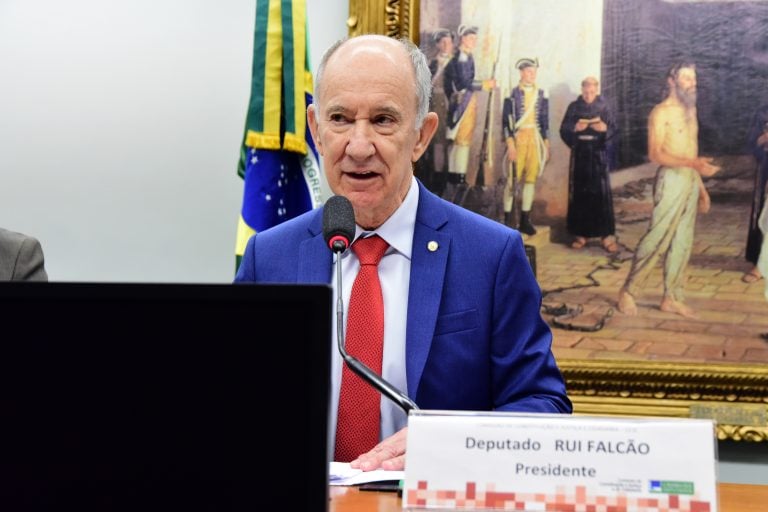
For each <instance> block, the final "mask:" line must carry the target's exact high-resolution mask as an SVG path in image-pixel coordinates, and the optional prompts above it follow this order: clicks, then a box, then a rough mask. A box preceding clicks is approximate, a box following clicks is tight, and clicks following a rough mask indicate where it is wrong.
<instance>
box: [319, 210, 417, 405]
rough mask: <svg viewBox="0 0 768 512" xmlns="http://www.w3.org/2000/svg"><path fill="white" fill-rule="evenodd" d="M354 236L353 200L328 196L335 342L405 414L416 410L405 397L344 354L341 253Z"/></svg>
mask: <svg viewBox="0 0 768 512" xmlns="http://www.w3.org/2000/svg"><path fill="white" fill-rule="evenodd" d="M354 238H355V210H354V208H353V207H352V203H351V202H349V199H347V198H346V197H344V196H339V195H336V196H331V197H329V198H328V200H327V201H326V202H325V205H324V206H323V239H324V240H325V243H326V244H327V246H328V248H329V249H331V251H333V253H334V254H335V255H336V294H337V295H336V341H337V342H338V345H339V354H341V357H342V359H343V360H344V363H345V364H346V365H347V367H348V368H349V369H350V370H352V371H353V372H355V373H356V374H357V375H358V376H359V377H360V378H361V379H363V380H364V381H365V382H367V383H368V384H370V385H371V386H373V387H374V388H375V389H376V390H378V392H379V393H381V394H382V395H384V396H386V397H387V398H389V399H390V400H392V401H393V402H394V403H396V404H397V405H399V406H400V408H401V409H402V410H403V411H405V414H406V415H407V414H408V412H409V411H411V410H412V409H418V407H417V406H416V404H415V403H414V402H413V400H411V399H410V398H408V396H407V395H406V394H405V393H403V392H402V391H400V390H399V389H397V388H396V387H395V386H393V385H392V384H390V383H389V382H387V381H386V380H385V379H384V378H383V377H381V376H380V375H379V374H377V373H376V372H374V371H373V370H371V369H370V368H368V367H367V366H366V365H365V364H364V363H363V362H362V361H360V360H358V359H355V358H354V357H352V356H351V355H349V354H347V351H346V349H345V348H344V301H343V299H342V297H343V294H342V290H341V255H342V254H343V253H344V251H346V250H347V249H348V248H349V246H350V245H351V244H352V240H353V239H354Z"/></svg>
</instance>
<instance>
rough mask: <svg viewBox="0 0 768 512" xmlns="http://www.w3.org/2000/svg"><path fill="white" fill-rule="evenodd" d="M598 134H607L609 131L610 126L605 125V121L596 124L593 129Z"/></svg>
mask: <svg viewBox="0 0 768 512" xmlns="http://www.w3.org/2000/svg"><path fill="white" fill-rule="evenodd" d="M592 128H594V130H595V131H596V132H607V131H608V125H607V124H605V121H598V122H596V123H595V125H594V126H593V127H592Z"/></svg>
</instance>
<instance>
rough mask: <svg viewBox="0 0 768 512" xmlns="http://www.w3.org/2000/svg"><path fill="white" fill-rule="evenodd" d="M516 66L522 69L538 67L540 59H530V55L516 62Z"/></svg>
mask: <svg viewBox="0 0 768 512" xmlns="http://www.w3.org/2000/svg"><path fill="white" fill-rule="evenodd" d="M515 67H516V68H517V69H520V70H522V69H525V68H538V67H539V59H530V58H528V57H524V58H522V59H520V60H518V61H517V62H516V63H515Z"/></svg>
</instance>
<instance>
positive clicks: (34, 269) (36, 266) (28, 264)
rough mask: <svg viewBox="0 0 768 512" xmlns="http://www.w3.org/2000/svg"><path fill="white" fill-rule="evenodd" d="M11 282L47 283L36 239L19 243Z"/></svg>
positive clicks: (29, 238)
mask: <svg viewBox="0 0 768 512" xmlns="http://www.w3.org/2000/svg"><path fill="white" fill-rule="evenodd" d="M11 280H13V281H47V280H48V273H47V272H46V271H45V258H44V257H43V248H42V246H41V245H40V242H39V241H38V240H37V239H36V238H32V237H27V238H26V239H24V241H23V242H22V243H21V247H20V248H19V254H18V257H17V258H16V265H15V267H14V269H13V276H12V277H11Z"/></svg>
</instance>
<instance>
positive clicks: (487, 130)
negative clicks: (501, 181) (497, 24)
mask: <svg viewBox="0 0 768 512" xmlns="http://www.w3.org/2000/svg"><path fill="white" fill-rule="evenodd" d="M503 38H504V33H502V34H501V36H499V48H498V49H497V50H496V60H495V61H494V62H493V68H492V69H491V79H492V80H495V79H496V66H497V65H498V64H499V57H500V56H501V40H502V39H503ZM494 89H495V87H492V88H491V90H490V91H489V92H488V105H487V107H486V109H485V126H484V127H483V143H482V145H481V146H480V166H479V169H478V171H477V178H476V179H475V183H476V184H477V185H485V172H486V170H489V169H491V168H492V167H493V155H492V153H493V147H492V145H491V142H490V141H491V127H492V126H493V123H492V117H493V116H492V114H493V91H494Z"/></svg>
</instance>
